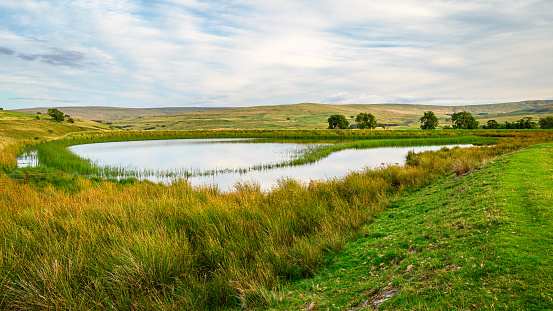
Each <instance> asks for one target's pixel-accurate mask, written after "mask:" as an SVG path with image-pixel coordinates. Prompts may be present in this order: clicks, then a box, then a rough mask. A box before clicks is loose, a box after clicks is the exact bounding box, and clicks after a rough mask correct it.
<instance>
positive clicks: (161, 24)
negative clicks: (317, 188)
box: [0, 0, 553, 107]
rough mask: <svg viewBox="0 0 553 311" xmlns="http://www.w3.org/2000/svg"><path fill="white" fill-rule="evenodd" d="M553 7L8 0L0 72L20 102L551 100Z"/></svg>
mask: <svg viewBox="0 0 553 311" xmlns="http://www.w3.org/2000/svg"><path fill="white" fill-rule="evenodd" d="M552 9H553V5H552V4H551V3H550V1H548V0H525V1H520V0H519V1H513V0H502V1H498V0H487V1H476V0H473V1H463V2H451V1H445V0H430V1H428V0H425V1H423V0H388V1H386V2H378V1H362V0H351V1H346V2H344V1H337V0H321V1H318V2H316V3H314V2H312V1H297V0H295V1H292V0H281V1H275V0H268V1H253V0H235V1H225V2H202V1H196V0H165V1H157V2H143V1H139V0H116V1H112V0H101V1H99V0H98V1H92V0H78V1H70V0H63V1H62V0H59V1H54V0H51V1H32V0H21V1H8V0H0V18H3V20H5V23H4V26H2V28H0V48H3V49H0V72H1V73H0V81H6V82H7V84H3V85H5V86H6V90H5V92H6V93H10V94H14V93H15V94H18V95H19V96H11V97H12V98H13V97H20V98H42V97H50V98H58V99H59V98H69V99H71V100H78V101H80V102H82V103H83V104H95V105H98V104H110V105H121V106H158V105H162V104H163V103H164V102H167V101H170V102H178V103H182V104H183V105H222V106H225V105H226V106H245V105H252V104H255V105H260V104H281V103H295V102H303V101H311V102H336V103H378V102H390V101H398V102H428V101H432V102H444V103H453V102H463V103H466V102H468V103H471V102H472V103H480V102H483V101H492V102H493V101H494V99H495V100H496V101H500V100H504V99H505V100H524V99H535V98H549V97H551V93H552V91H553V86H552V85H553V83H552V82H553V78H552V77H551V75H550V72H551V69H553V60H552V59H551V57H550V55H551V54H552V53H553V43H552V42H553V27H552V22H551V21H550V15H551V12H552ZM2 51H4V52H2ZM26 56H27V57H26ZM32 56H34V58H33V57H32ZM52 85H54V86H52ZM41 94H42V95H41ZM0 98H2V97H0ZM197 98H202V100H197ZM0 104H2V105H3V106H4V107H6V106H9V105H12V106H14V105H20V104H21V103H11V102H9V101H8V100H1V99H0Z"/></svg>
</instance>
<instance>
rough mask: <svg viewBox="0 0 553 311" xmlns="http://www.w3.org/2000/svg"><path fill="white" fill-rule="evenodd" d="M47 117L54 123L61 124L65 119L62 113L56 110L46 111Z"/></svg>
mask: <svg viewBox="0 0 553 311" xmlns="http://www.w3.org/2000/svg"><path fill="white" fill-rule="evenodd" d="M48 115H49V116H51V117H52V118H53V119H54V121H56V122H62V121H63V120H64V119H65V116H64V114H63V112H61V111H59V110H58V109H56V108H50V109H48Z"/></svg>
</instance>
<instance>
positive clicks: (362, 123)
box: [355, 112, 376, 130]
mask: <svg viewBox="0 0 553 311" xmlns="http://www.w3.org/2000/svg"><path fill="white" fill-rule="evenodd" d="M355 123H357V127H358V128H360V129H370V130H372V129H375V128H376V118H375V116H374V115H373V114H372V113H366V112H361V113H360V114H358V115H357V117H355Z"/></svg>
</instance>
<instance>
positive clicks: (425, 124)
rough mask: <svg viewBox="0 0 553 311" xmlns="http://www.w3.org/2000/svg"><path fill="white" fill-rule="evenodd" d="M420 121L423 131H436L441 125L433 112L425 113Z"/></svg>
mask: <svg viewBox="0 0 553 311" xmlns="http://www.w3.org/2000/svg"><path fill="white" fill-rule="evenodd" d="M420 121H421V129H423V130H434V129H436V126H438V123H439V121H438V117H436V115H435V114H434V112H432V111H427V112H425V113H424V115H423V116H422V117H421V118H420Z"/></svg>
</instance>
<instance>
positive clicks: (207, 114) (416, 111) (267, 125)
mask: <svg viewBox="0 0 553 311" xmlns="http://www.w3.org/2000/svg"><path fill="white" fill-rule="evenodd" d="M428 110H431V111H433V112H434V113H435V114H436V115H437V116H438V118H439V120H440V125H441V126H444V125H448V124H450V122H449V118H451V114H452V113H454V112H460V111H468V112H470V113H472V114H473V115H474V116H475V117H476V118H477V119H478V120H479V121H480V122H481V123H485V122H487V120H489V119H491V118H495V119H497V120H498V121H500V122H504V121H510V122H514V121H516V120H518V119H520V118H522V117H525V116H531V117H533V118H535V119H536V120H537V119H538V118H539V117H543V116H545V115H548V114H552V113H553V101H525V102H516V103H502V104H489V105H474V106H430V105H408V104H403V105H402V104H375V105H325V104H314V103H302V104H295V105H279V106H257V107H247V108H232V109H224V110H222V109H214V110H207V111H197V112H188V113H181V114H173V115H163V116H157V117H147V118H133V119H119V120H106V122H107V124H112V125H114V126H118V127H121V128H125V129H133V130H196V129H322V128H326V127H327V126H328V123H327V118H328V117H329V116H330V115H332V114H343V115H345V116H346V118H348V120H349V121H350V123H354V118H355V116H356V115H357V114H359V113H360V112H370V113H372V114H373V115H375V116H376V118H377V120H378V123H380V124H385V125H386V127H387V128H397V129H407V128H417V127H418V126H419V125H420V122H419V118H420V117H421V116H422V114H423V113H424V112H425V111H428Z"/></svg>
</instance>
